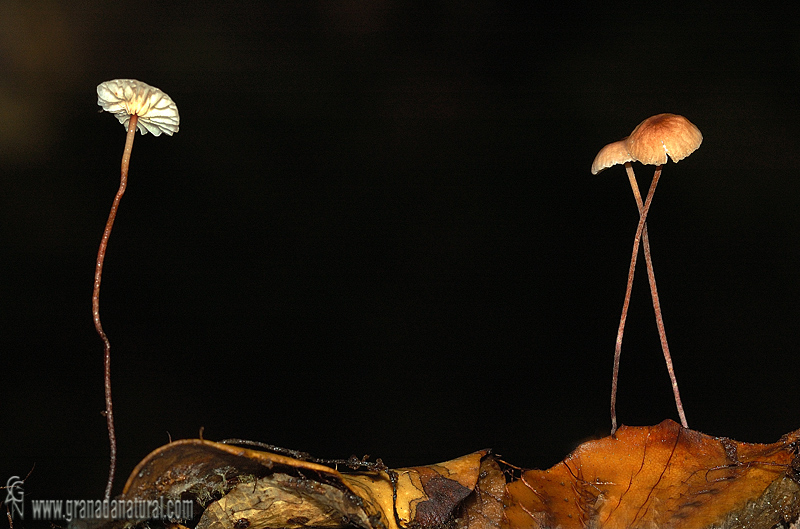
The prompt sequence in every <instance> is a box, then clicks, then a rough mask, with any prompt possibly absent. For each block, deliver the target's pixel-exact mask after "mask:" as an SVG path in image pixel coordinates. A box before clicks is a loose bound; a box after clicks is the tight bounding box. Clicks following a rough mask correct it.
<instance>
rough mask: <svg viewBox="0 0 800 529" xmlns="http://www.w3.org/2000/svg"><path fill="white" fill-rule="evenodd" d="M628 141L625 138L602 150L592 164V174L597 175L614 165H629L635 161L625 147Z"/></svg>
mask: <svg viewBox="0 0 800 529" xmlns="http://www.w3.org/2000/svg"><path fill="white" fill-rule="evenodd" d="M627 140H628V138H623V139H621V140H619V141H615V142H614V143H609V144H608V145H606V146H605V147H603V148H602V149H600V152H598V153H597V156H595V157H594V162H592V174H597V173H599V172H600V171H602V170H603V169H608V168H609V167H611V166H612V165H617V164H620V163H628V162H630V161H631V160H633V158H632V157H631V154H630V153H629V152H628V149H627V147H626V146H625V143H626V142H627Z"/></svg>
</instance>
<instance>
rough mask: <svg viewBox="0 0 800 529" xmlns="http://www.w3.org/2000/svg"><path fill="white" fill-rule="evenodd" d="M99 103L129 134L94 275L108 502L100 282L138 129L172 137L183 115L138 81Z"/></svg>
mask: <svg viewBox="0 0 800 529" xmlns="http://www.w3.org/2000/svg"><path fill="white" fill-rule="evenodd" d="M97 104H98V105H100V106H101V107H103V110H105V111H108V112H111V113H112V114H114V115H115V116H116V117H117V119H118V120H119V122H120V123H122V125H123V126H124V127H125V128H126V129H127V131H128V134H127V136H126V139H125V150H124V151H123V154H122V168H121V174H120V184H119V190H118V191H117V194H116V195H115V196H114V201H113V203H112V204H111V212H110V213H109V215H108V221H107V222H106V227H105V230H104V231H103V237H102V239H100V248H99V249H98V251H97V263H96V266H95V273H94V290H93V292H92V316H93V318H94V326H95V329H96V330H97V334H99V335H100V339H101V340H102V341H103V353H104V355H103V356H104V383H105V401H106V411H105V416H106V425H107V428H108V440H109V443H110V445H111V462H110V465H109V470H108V481H107V482H106V492H105V498H106V499H108V498H109V497H110V496H111V487H112V485H113V483H114V473H115V471H116V465H117V441H116V434H115V431H114V410H113V405H112V402H111V342H110V341H109V340H108V337H107V336H106V333H105V332H104V331H103V326H102V324H101V323H100V282H101V279H102V276H103V262H104V261H105V256H106V248H107V247H108V239H109V237H110V236H111V228H112V226H113V225H114V219H115V218H116V216H117V209H118V208H119V202H120V199H121V198H122V195H123V194H124V193H125V188H126V187H127V184H128V167H129V165H130V158H131V150H132V149H133V139H134V137H135V135H136V130H137V128H138V130H139V131H140V132H141V133H142V134H147V133H148V132H149V133H151V134H153V136H160V135H161V133H162V132H163V133H164V134H167V135H169V136H172V134H174V133H175V132H178V126H179V125H180V116H179V115H178V107H177V106H175V102H174V101H172V99H171V98H170V97H169V96H168V95H167V94H165V93H164V92H162V91H161V90H159V89H158V88H155V87H152V86H150V85H148V84H146V83H143V82H141V81H136V80H134V79H115V80H113V81H106V82H104V83H101V84H100V85H99V86H98V87H97Z"/></svg>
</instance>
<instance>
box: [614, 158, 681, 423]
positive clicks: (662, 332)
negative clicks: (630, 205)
mask: <svg viewBox="0 0 800 529" xmlns="http://www.w3.org/2000/svg"><path fill="white" fill-rule="evenodd" d="M625 170H626V171H627V173H628V179H629V180H630V182H631V189H632V190H633V197H634V198H635V199H636V206H637V207H638V208H639V212H640V214H641V211H642V207H643V205H642V195H641V194H640V193H639V186H638V185H637V183H636V175H634V173H633V166H632V165H631V163H630V162H627V163H625ZM642 249H643V250H644V259H645V263H646V264H647V278H648V281H649V283H650V295H651V297H652V298H653V310H654V312H655V314H656V326H657V327H658V337H659V339H660V340H661V350H662V351H663V352H664V361H665V362H666V363H667V371H668V372H669V379H670V382H671V383H672V393H673V394H674V395H675V406H676V407H677V408H678V416H679V417H680V419H681V425H682V426H683V427H684V428H688V427H689V423H688V422H687V421H686V413H685V412H684V410H683V403H682V402H681V394H680V391H679V390H678V379H677V378H676V377H675V370H674V369H673V367H672V356H671V355H670V353H669V345H668V343H667V331H666V329H665V328H664V318H663V317H662V314H661V302H660V301H659V299H658V288H657V287H656V274H655V271H654V269H653V258H652V256H651V255H650V238H649V237H648V234H647V224H646V223H645V226H644V230H643V232H642Z"/></svg>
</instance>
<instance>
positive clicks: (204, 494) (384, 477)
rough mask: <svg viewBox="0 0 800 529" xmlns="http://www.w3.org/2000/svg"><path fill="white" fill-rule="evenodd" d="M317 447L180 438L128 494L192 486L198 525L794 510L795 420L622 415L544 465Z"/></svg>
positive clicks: (781, 518)
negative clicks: (361, 455)
mask: <svg viewBox="0 0 800 529" xmlns="http://www.w3.org/2000/svg"><path fill="white" fill-rule="evenodd" d="M295 454H299V453H295ZM319 461H320V460H314V461H309V460H306V459H304V458H295V457H289V456H286V455H282V454H276V453H272V452H266V451H261V450H252V449H248V448H242V447H239V446H232V445H230V444H221V443H214V442H210V441H203V440H199V439H190V440H185V441H177V442H174V443H170V444H168V445H166V446H163V447H161V448H159V449H158V450H156V451H154V452H153V453H151V454H150V455H149V456H147V457H146V458H145V459H144V460H143V461H142V462H141V463H140V464H139V465H138V466H137V468H136V469H135V470H134V473H133V474H132V475H131V477H130V478H129V479H128V482H127V483H126V485H125V489H124V492H123V494H122V496H121V497H120V499H139V500H154V499H158V498H162V497H163V498H164V499H167V500H170V499H172V500H175V499H187V498H191V499H192V500H194V501H195V503H196V505H197V513H196V516H195V517H194V519H192V520H172V522H181V523H183V524H184V525H185V526H187V527H189V528H194V529H281V528H286V529H300V528H304V527H320V528H326V529H336V528H344V527H360V528H362V529H440V528H442V529H445V528H446V529H538V528H563V529H571V528H608V529H616V528H623V527H624V528H647V529H663V528H670V529H700V528H715V529H733V528H751V529H770V528H777V527H786V526H787V525H788V524H789V523H793V522H794V523H797V521H798V518H800V482H799V481H798V479H799V478H798V473H800V430H798V431H796V432H793V433H791V434H788V435H786V436H784V437H783V438H782V439H781V440H779V441H778V442H777V443H774V444H770V445H761V444H748V443H739V442H736V441H732V440H730V439H727V438H720V437H710V436H707V435H704V434H702V433H699V432H695V431H692V430H688V429H684V428H682V427H681V426H679V425H678V424H676V423H674V422H672V421H664V422H662V423H661V424H659V425H656V426H651V427H639V428H633V427H622V428H620V429H619V430H618V431H617V433H616V435H615V436H614V437H606V438H604V439H600V440H597V441H589V442H587V443H584V444H582V445H581V446H579V447H578V448H577V449H576V450H575V451H574V452H573V453H572V454H570V455H569V456H567V458H566V459H564V461H562V462H561V463H559V464H557V465H555V466H553V467H552V468H550V469H549V470H526V471H522V470H520V469H515V467H512V466H511V465H508V464H506V463H504V462H502V461H500V460H498V459H497V458H496V457H495V456H494V455H493V454H491V452H489V451H487V450H484V451H480V452H475V453H473V454H470V455H467V456H463V457H460V458H457V459H454V460H452V461H448V462H445V463H439V464H435V465H427V466H420V467H412V468H404V469H395V470H390V469H387V468H385V467H383V465H382V463H380V462H377V463H369V464H368V463H365V462H363V461H359V460H357V459H350V460H347V461H338V462H335V463H334V464H333V465H332V466H331V465H327V464H322V463H320V462H319ZM337 466H339V467H342V466H343V467H345V468H346V467H348V466H356V467H362V468H363V467H364V466H366V467H368V469H367V470H358V471H341V472H340V471H339V470H338V469H337V468H335V467H337ZM132 522H133V523H134V524H135V523H137V522H144V520H132ZM781 524H783V525H781ZM89 526H90V527H93V526H96V527H102V528H103V529H116V528H122V527H130V526H131V524H128V523H125V522H124V521H110V522H98V523H96V524H94V525H91V524H90V525H89ZM149 526H150V527H153V525H152V524H150V525H149Z"/></svg>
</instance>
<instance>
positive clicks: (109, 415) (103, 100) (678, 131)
mask: <svg viewBox="0 0 800 529" xmlns="http://www.w3.org/2000/svg"><path fill="white" fill-rule="evenodd" d="M97 104H98V105H100V106H101V107H102V108H103V110H105V111H108V112H111V113H113V114H114V115H115V116H116V117H117V119H118V120H119V122H120V123H122V125H123V126H124V127H125V128H126V129H127V131H128V132H127V136H126V140H125V150H124V151H123V155H122V166H121V173H120V185H119V189H118V191H117V193H116V195H115V197H114V201H113V203H112V205H111V211H110V213H109V216H108V221H107V222H106V226H105V230H104V231H103V236H102V239H101V240H100V247H99V249H98V252H97V262H96V267H95V277H94V289H93V292H92V315H93V318H94V325H95V329H96V330H97V333H98V335H99V336H100V338H101V339H102V341H103V353H104V385H105V402H106V410H105V415H106V422H107V427H108V436H109V443H110V445H111V452H110V459H111V461H110V465H109V476H108V481H107V483H106V491H105V497H106V498H109V497H110V495H111V488H112V485H113V481H114V474H115V470H116V453H117V448H116V435H115V431H114V414H113V405H112V400H111V344H110V341H109V339H108V337H107V336H106V334H105V332H104V331H103V326H102V324H101V322H100V282H101V279H102V274H103V262H104V260H105V254H106V248H107V247H108V239H109V237H110V236H111V228H112V227H113V225H114V220H115V218H116V215H117V209H118V208H119V203H120V200H121V199H122V195H123V194H124V193H125V189H126V187H127V182H128V168H129V165H130V157H131V150H132V148H133V139H134V137H135V135H136V130H137V129H138V130H139V131H140V132H141V133H142V134H147V133H148V132H150V133H151V134H153V135H154V136H160V135H161V134H162V133H164V134H167V135H168V136H171V135H172V134H174V133H176V132H178V128H179V125H180V116H179V115H178V108H177V106H176V105H175V102H174V101H173V100H172V99H171V98H170V97H169V96H168V95H167V94H165V93H164V92H162V91H161V90H159V89H158V88H155V87H152V86H150V85H148V84H146V83H143V82H141V81H136V80H133V79H116V80H113V81H106V82H104V83H101V84H100V85H99V86H98V87H97ZM702 141H703V136H702V134H701V133H700V131H699V130H698V128H697V127H695V126H694V125H693V124H692V123H690V122H689V120H687V119H686V118H684V117H683V116H678V115H675V114H659V115H657V116H653V117H651V118H648V119H646V120H644V121H643V122H641V123H640V124H639V125H638V126H637V127H636V128H635V129H634V131H633V132H632V133H631V135H630V136H628V137H627V138H624V139H622V140H620V141H617V142H614V143H610V144H608V145H606V146H605V147H603V148H602V149H601V150H600V152H599V153H598V154H597V157H596V158H595V160H594V163H592V174H597V173H599V172H600V171H602V170H603V169H607V168H608V167H611V166H613V165H616V164H624V165H625V169H626V171H627V173H628V178H629V180H630V184H631V189H632V190H633V195H634V198H635V199H636V205H637V207H638V208H639V225H638V226H637V228H636V235H635V237H634V242H633V253H632V255H631V262H630V267H629V270H628V284H627V289H626V292H625V301H624V302H623V308H622V316H621V318H620V324H619V330H618V332H617V340H616V348H615V351H614V373H613V377H612V384H611V425H612V429H611V432H612V434H613V433H614V432H615V431H616V430H617V416H616V397H617V379H618V375H619V359H620V353H621V351H622V335H623V332H624V329H625V320H626V318H627V312H628V306H629V304H630V295H631V290H632V287H633V275H634V271H635V268H636V260H637V256H638V254H639V245H640V241H641V244H642V246H643V248H644V255H645V261H646V264H647V274H648V278H649V281H650V292H651V295H652V298H653V308H654V309H655V313H656V322H657V325H658V332H659V336H660V338H661V347H662V349H663V352H664V359H665V360H666V363H667V370H668V371H669V376H670V380H671V381H672V389H673V393H674V394H675V404H676V405H677V408H678V414H679V416H680V419H681V423H682V424H683V426H684V427H685V428H686V427H688V424H687V422H686V415H685V413H684V411H683V405H682V404H681V399H680V392H679V391H678V382H677V379H676V378H675V372H674V369H673V367H672V359H671V357H670V353H669V347H668V345H667V337H666V332H665V330H664V322H663V319H662V317H661V308H660V303H659V301H658V291H657V289H656V280H655V273H654V272H653V263H652V259H651V256H650V241H649V237H648V233H647V224H646V219H647V212H648V210H649V208H650V204H651V202H652V200H653V194H654V193H655V190H656V185H657V184H658V180H659V178H660V177H661V169H662V166H663V165H664V164H665V163H667V156H669V157H670V158H672V161H674V162H678V161H680V160H682V159H684V158H686V157H687V156H689V155H690V154H691V153H693V152H694V151H695V150H696V149H697V148H698V147H699V146H700V143H701V142H702ZM634 161H638V162H641V163H643V164H647V165H656V166H657V167H656V170H655V174H654V175H653V180H652V183H651V184H650V190H649V191H648V193H647V198H646V199H645V201H644V203H643V202H642V197H641V194H640V193H639V187H638V185H637V183H636V176H635V174H634V172H633V167H632V165H631V162H634Z"/></svg>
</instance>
